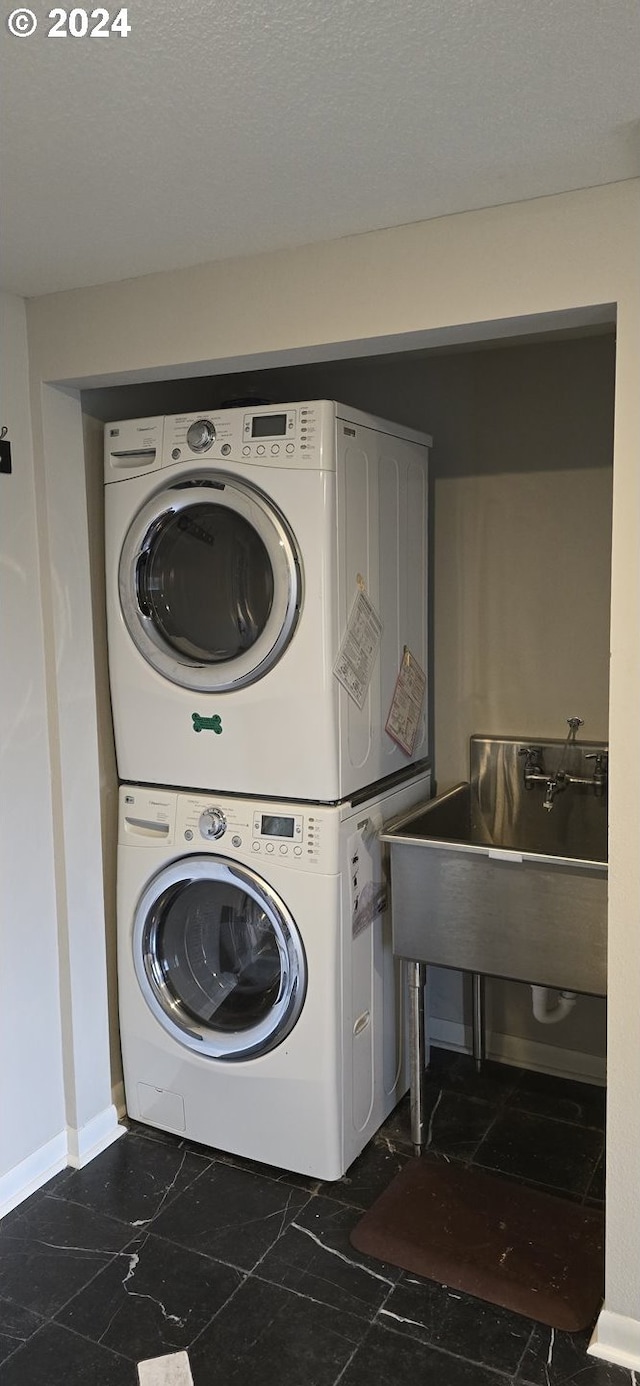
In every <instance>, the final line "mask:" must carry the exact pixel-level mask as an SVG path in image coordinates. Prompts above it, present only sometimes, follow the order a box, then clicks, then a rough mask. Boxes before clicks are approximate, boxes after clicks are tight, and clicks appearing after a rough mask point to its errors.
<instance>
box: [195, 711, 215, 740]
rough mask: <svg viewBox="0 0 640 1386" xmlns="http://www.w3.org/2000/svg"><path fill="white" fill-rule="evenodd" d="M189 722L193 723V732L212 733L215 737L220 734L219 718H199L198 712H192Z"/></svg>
mask: <svg viewBox="0 0 640 1386" xmlns="http://www.w3.org/2000/svg"><path fill="white" fill-rule="evenodd" d="M191 721H192V722H193V730H194V731H196V732H201V731H212V732H215V734H216V736H220V735H221V734H222V718H221V717H201V716H200V713H199V712H192V714H191Z"/></svg>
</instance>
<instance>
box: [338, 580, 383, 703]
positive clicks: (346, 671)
mask: <svg viewBox="0 0 640 1386" xmlns="http://www.w3.org/2000/svg"><path fill="white" fill-rule="evenodd" d="M381 636H382V621H381V620H380V617H379V616H378V613H377V611H376V609H375V607H374V606H373V604H372V602H370V600H369V598H368V596H367V594H366V592H365V590H364V586H359V589H358V592H357V593H356V598H355V601H354V603H353V606H352V608H351V612H350V615H349V620H348V622H347V629H346V631H345V633H344V639H343V641H342V644H341V646H340V649H339V651H338V658H337V659H336V662H335V664H334V666H333V672H334V674H335V676H336V678H337V680H338V682H339V683H341V684H342V687H343V688H346V690H347V693H348V694H349V697H350V698H353V701H354V703H356V704H357V706H358V707H359V708H362V707H363V705H364V700H365V698H366V696H367V689H368V687H369V684H370V682H371V675H372V673H373V666H374V664H375V661H376V656H377V653H378V650H379V648H380V638H381Z"/></svg>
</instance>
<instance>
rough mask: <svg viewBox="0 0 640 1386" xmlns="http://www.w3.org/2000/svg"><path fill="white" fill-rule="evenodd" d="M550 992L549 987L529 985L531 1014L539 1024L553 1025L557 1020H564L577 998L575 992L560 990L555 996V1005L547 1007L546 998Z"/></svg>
mask: <svg viewBox="0 0 640 1386" xmlns="http://www.w3.org/2000/svg"><path fill="white" fill-rule="evenodd" d="M550 994H551V988H550V987H534V986H532V987H531V1001H532V1005H533V1014H534V1017H535V1019H536V1020H539V1021H540V1024H541V1025H555V1024H557V1022H558V1021H559V1020H565V1019H566V1017H567V1016H568V1015H569V1014H570V1013H571V1011H572V1010H573V1008H574V1006H575V1004H576V1001H577V1000H578V995H577V992H575V991H561V992H560V994H559V995H558V997H557V1000H556V1003H555V1006H551V1007H550V1008H549V1009H547V999H548V997H549V996H550Z"/></svg>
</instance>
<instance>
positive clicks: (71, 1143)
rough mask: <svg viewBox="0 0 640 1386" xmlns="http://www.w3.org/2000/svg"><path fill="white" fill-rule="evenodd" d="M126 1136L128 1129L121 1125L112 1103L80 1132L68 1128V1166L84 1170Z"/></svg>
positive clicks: (81, 1128)
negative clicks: (104, 1151)
mask: <svg viewBox="0 0 640 1386" xmlns="http://www.w3.org/2000/svg"><path fill="white" fill-rule="evenodd" d="M125 1134H126V1127H124V1126H120V1125H119V1123H118V1113H117V1111H116V1108H115V1106H114V1105H113V1103H111V1104H110V1105H109V1106H108V1107H105V1108H104V1111H102V1112H98V1115H97V1116H95V1117H93V1118H92V1120H91V1121H88V1122H87V1124H86V1126H82V1127H80V1129H79V1130H77V1129H76V1128H75V1127H73V1126H68V1127H67V1143H68V1154H67V1164H69V1165H72V1166H73V1168H74V1169H83V1168H84V1166H85V1165H88V1164H89V1163H90V1161H91V1160H94V1159H95V1157H96V1155H100V1154H101V1153H102V1151H103V1150H106V1149H107V1147H108V1146H110V1145H113V1142H114V1141H117V1140H119V1139H120V1137H121V1136H124V1135H125Z"/></svg>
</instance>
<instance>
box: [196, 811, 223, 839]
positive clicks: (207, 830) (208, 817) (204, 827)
mask: <svg viewBox="0 0 640 1386" xmlns="http://www.w3.org/2000/svg"><path fill="white" fill-rule="evenodd" d="M199 828H200V834H201V836H202V837H204V838H208V839H209V840H211V839H212V838H213V839H215V838H217V837H222V836H223V835H224V833H226V831H227V820H226V818H225V816H224V814H223V812H222V809H219V808H209V809H205V810H204V812H203V813H201V814H200V822H199Z"/></svg>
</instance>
